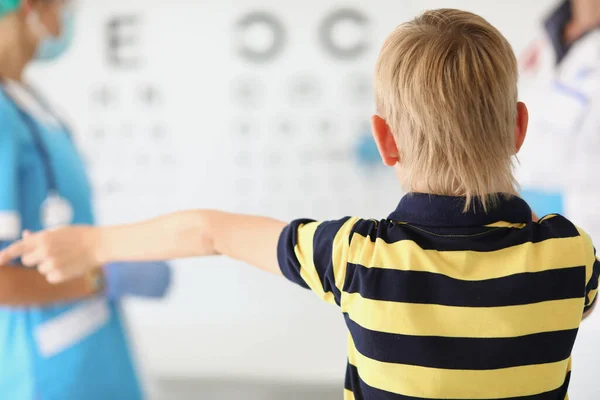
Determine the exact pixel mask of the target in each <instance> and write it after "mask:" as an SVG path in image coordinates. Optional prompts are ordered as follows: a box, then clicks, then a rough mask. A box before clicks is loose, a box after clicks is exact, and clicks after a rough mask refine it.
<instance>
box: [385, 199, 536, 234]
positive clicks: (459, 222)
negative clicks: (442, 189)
mask: <svg viewBox="0 0 600 400" xmlns="http://www.w3.org/2000/svg"><path fill="white" fill-rule="evenodd" d="M464 205H465V198H464V197H452V196H439V195H431V194H424V193H409V194H407V195H405V196H404V197H403V198H402V200H401V201H400V204H399V205H398V207H397V208H396V210H395V211H394V212H393V213H392V214H391V215H390V216H389V219H391V220H395V221H401V222H406V223H409V224H415V225H422V226H434V227H453V226H456V227H460V226H463V227H465V226H484V225H489V224H493V223H495V222H499V221H504V222H510V223H527V222H530V221H531V208H529V205H527V203H526V202H525V201H524V200H523V199H521V198H519V197H516V196H512V197H509V198H506V197H505V196H501V197H500V200H499V203H498V204H497V205H496V206H495V207H494V208H493V209H491V210H488V212H487V213H486V212H484V211H483V207H482V206H481V203H480V202H478V201H473V206H472V207H471V209H470V210H469V211H467V212H466V213H465V212H463V209H464Z"/></svg>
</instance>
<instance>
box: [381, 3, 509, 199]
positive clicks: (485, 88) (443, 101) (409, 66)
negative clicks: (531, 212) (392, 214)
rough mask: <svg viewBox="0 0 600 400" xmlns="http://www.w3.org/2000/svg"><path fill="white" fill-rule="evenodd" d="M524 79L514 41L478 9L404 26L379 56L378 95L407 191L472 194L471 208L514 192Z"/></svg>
mask: <svg viewBox="0 0 600 400" xmlns="http://www.w3.org/2000/svg"><path fill="white" fill-rule="evenodd" d="M517 80H518V69H517V61H516V58H515V55H514V52H513V50H512V48H511V46H510V44H509V43H508V41H507V40H506V38H505V37H504V36H502V34H501V33H500V32H499V31H498V30H497V29H496V28H494V27H493V26H492V25H490V24H489V23H488V22H487V21H486V20H485V19H483V18H482V17H480V16H478V15H475V14H472V13H469V12H465V11H460V10H453V9H439V10H432V11H427V12H425V13H424V14H422V15H421V16H419V17H417V18H416V19H414V20H412V21H410V22H407V23H405V24H402V25H400V26H399V27H397V28H396V29H395V30H394V31H393V32H392V34H391V35H390V36H389V37H388V38H387V40H386V41H385V44H384V45H383V49H382V50H381V53H380V55H379V59H378V61H377V66H376V71H375V96H376V104H377V112H378V113H379V115H380V116H381V117H382V118H384V119H385V120H386V122H387V123H388V126H389V127H390V129H391V131H392V133H393V134H394V137H395V139H396V143H397V145H398V149H399V152H400V162H399V165H400V173H401V179H402V183H403V186H404V187H405V189H406V190H408V191H414V190H415V188H416V187H417V186H419V185H420V186H424V187H426V188H427V189H428V191H429V192H430V193H435V194H441V195H451V196H464V197H466V198H467V202H466V206H465V210H468V208H469V206H470V204H471V201H472V200H473V199H474V198H479V199H480V200H481V202H482V204H483V206H484V208H485V209H487V206H488V205H490V203H494V202H495V201H496V200H497V194H496V193H495V192H498V191H502V192H514V191H515V190H516V188H517V183H516V180H515V178H514V174H513V166H514V165H513V156H514V155H515V136H514V132H515V124H516V119H517Z"/></svg>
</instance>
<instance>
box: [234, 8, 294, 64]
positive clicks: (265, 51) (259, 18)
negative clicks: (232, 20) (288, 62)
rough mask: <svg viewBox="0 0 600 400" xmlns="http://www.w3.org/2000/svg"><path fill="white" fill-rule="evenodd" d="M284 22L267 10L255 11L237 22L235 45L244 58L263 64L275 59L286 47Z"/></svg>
mask: <svg viewBox="0 0 600 400" xmlns="http://www.w3.org/2000/svg"><path fill="white" fill-rule="evenodd" d="M286 39H287V38H286V33H285V28H284V26H283V23H282V22H281V21H280V20H279V19H278V18H277V17H276V16H275V15H273V14H271V13H269V12H266V11H253V12H250V13H248V14H246V15H245V16H243V17H242V18H241V19H240V20H239V21H238V22H237V24H236V35H235V46H236V50H237V53H238V55H239V56H240V57H242V58H243V59H244V60H246V61H249V62H252V63H255V64H262V63H266V62H269V61H272V60H274V59H275V58H276V57H277V56H278V55H279V54H280V53H281V52H282V50H283V48H284V47H285V42H286Z"/></svg>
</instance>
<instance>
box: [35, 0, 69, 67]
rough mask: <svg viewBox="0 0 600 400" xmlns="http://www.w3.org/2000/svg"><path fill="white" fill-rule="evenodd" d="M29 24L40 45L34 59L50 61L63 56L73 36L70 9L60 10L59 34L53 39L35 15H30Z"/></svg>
mask: <svg viewBox="0 0 600 400" xmlns="http://www.w3.org/2000/svg"><path fill="white" fill-rule="evenodd" d="M29 24H30V25H31V27H32V29H33V31H34V33H35V34H36V35H38V37H40V43H39V44H38V48H37V51H36V55H35V59H36V60H39V61H52V60H55V59H57V58H59V57H60V56H61V55H63V54H64V53H65V52H66V51H67V49H68V48H69V46H70V45H71V42H72V41H73V34H74V30H75V29H74V25H75V24H74V13H73V9H72V8H71V7H68V6H67V7H64V8H63V9H62V10H61V25H62V27H61V33H60V35H59V36H57V37H54V36H52V35H50V34H49V33H48V30H47V29H46V27H45V26H44V24H43V23H42V22H41V21H40V17H39V15H37V13H31V14H30V17H29Z"/></svg>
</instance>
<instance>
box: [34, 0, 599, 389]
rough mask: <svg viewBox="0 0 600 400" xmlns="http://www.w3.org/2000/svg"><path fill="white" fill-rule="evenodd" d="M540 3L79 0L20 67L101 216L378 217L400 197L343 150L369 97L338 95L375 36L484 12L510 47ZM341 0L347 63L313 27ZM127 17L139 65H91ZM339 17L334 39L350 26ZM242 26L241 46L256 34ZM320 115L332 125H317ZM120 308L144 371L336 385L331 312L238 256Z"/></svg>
mask: <svg viewBox="0 0 600 400" xmlns="http://www.w3.org/2000/svg"><path fill="white" fill-rule="evenodd" d="M553 3H554V1H551V0H543V1H542V0H536V1H522V0H510V1H503V2H492V1H480V0H454V1H453V0H446V1H441V0H439V1H435V0H427V1H426V0H422V1H416V0H415V1H394V2H391V1H388V0H369V1H354V2H349V3H347V4H345V3H341V2H339V1H334V0H321V1H312V0H311V1H303V2H295V1H294V2H292V1H281V0H263V1H251V0H248V1H245V0H236V1H234V0H229V1H227V2H223V1H216V0H213V1H201V2H200V1H191V0H171V1H168V2H165V1H157V0H154V1H152V0H130V1H121V0H119V1H117V0H103V1H97V0H87V1H81V2H79V7H80V10H79V11H80V12H79V20H78V26H77V40H76V43H75V45H74V48H73V49H72V51H71V52H70V54H69V55H68V56H67V57H66V58H65V59H64V60H63V61H61V62H60V63H58V64H56V65H52V66H49V67H43V68H36V69H35V70H34V71H32V78H33V80H34V81H36V82H37V83H38V84H39V85H40V86H42V87H43V88H44V89H46V92H47V93H49V94H50V97H52V98H53V99H54V100H56V101H57V102H58V103H59V104H60V105H61V106H62V110H63V111H64V113H65V115H67V116H68V118H69V120H70V121H71V122H72V125H73V126H74V128H76V131H77V133H78V139H79V142H80V145H81V146H82V148H83V149H84V151H85V152H86V155H87V157H88V158H89V160H90V168H91V171H92V177H93V179H94V183H95V186H96V194H97V202H98V212H99V216H100V220H101V222H104V223H112V222H122V221H129V220H135V219H139V218H142V217H147V216H150V215H155V214H157V213H160V212H166V211H169V210H174V209H179V208H183V207H186V208H188V207H221V208H223V207H224V208H227V209H233V210H239V211H244V212H260V213H263V214H268V215H272V216H276V217H281V218H292V217H294V216H296V217H297V216H309V217H315V218H326V217H339V216H342V215H346V214H359V215H367V216H378V217H383V216H385V215H387V212H388V211H390V210H391V208H392V207H394V206H395V203H396V202H397V201H398V199H399V197H400V194H401V193H400V190H399V188H398V185H397V184H396V182H394V180H393V177H391V176H389V175H388V174H386V173H385V172H384V173H382V172H381V171H380V170H379V169H377V168H374V169H371V168H364V167H359V166H357V163H356V159H355V154H354V153H355V152H354V147H353V146H355V144H356V140H357V138H359V137H360V135H362V134H364V133H365V128H363V126H364V123H365V122H367V118H368V116H369V113H370V112H371V111H372V105H371V102H370V95H369V94H367V95H364V96H363V97H359V98H357V99H356V98H353V97H352V96H351V95H352V93H350V92H348V90H349V82H357V79H362V81H360V82H366V83H367V84H368V83H369V80H370V74H371V69H372V67H373V63H374V59H375V57H376V54H377V52H378V49H379V46H380V43H381V42H382V40H383V38H384V37H385V35H386V34H387V33H388V32H389V31H390V30H391V29H392V28H393V27H395V26H396V25H397V24H398V23H400V22H402V21H404V20H406V19H409V18H411V17H412V16H414V15H415V14H416V13H417V12H419V11H420V10H423V9H426V8H433V7H454V8H463V9H468V10H472V11H475V12H478V13H480V14H482V15H483V16H484V17H486V18H488V19H489V20H490V21H491V22H492V23H493V24H495V25H496V26H497V27H499V28H500V29H501V30H502V31H503V32H504V33H505V34H506V36H507V37H508V38H509V40H510V41H511V42H512V43H513V46H514V48H515V50H516V51H517V53H521V52H522V51H523V50H524V48H525V47H526V46H527V44H528V43H529V42H530V40H532V39H533V38H534V36H535V35H536V33H537V32H538V26H537V25H536V21H537V20H538V19H539V17H540V15H541V14H542V13H543V12H544V11H545V10H548V9H549V7H550V5H551V4H553ZM340 6H344V7H351V8H355V9H358V10H362V12H363V13H364V14H365V15H367V16H368V18H369V19H370V21H371V22H370V27H371V28H372V30H371V31H370V33H369V35H370V39H369V42H370V44H371V46H370V48H369V50H368V52H367V53H366V54H365V55H364V57H361V58H359V59H356V60H353V61H344V62H342V61H339V60H335V59H333V58H332V57H330V56H328V55H327V53H326V52H325V51H324V50H323V49H322V48H321V46H320V45H319V42H318V35H317V32H318V27H319V24H320V23H321V22H322V20H323V19H324V17H325V15H327V14H328V13H329V12H330V11H332V10H334V9H336V8H338V7H340ZM251 10H269V11H270V12H273V13H274V14H276V15H277V16H278V17H279V18H280V20H281V21H282V22H283V24H284V26H285V28H286V31H287V36H288V41H287V45H286V47H285V50H284V53H283V54H282V56H281V57H280V58H278V59H277V60H275V61H273V62H272V63H270V64H267V65H264V66H254V65H249V64H247V63H244V62H243V61H242V60H241V59H240V58H239V57H237V56H236V54H235V51H234V49H235V48H234V43H235V37H236V36H235V31H234V28H233V27H234V24H235V21H237V19H238V18H239V17H240V16H242V15H244V14H245V13H246V12H248V11H251ZM128 14H132V15H135V16H137V17H138V18H139V25H138V26H139V34H136V35H138V40H139V45H138V47H137V48H136V49H133V50H126V51H125V52H124V53H123V54H124V55H125V56H130V55H137V54H139V56H140V57H141V59H142V63H141V65H140V66H139V67H137V68H134V69H115V68H112V67H111V66H109V65H108V64H107V62H106V41H105V35H106V22H107V19H108V18H110V17H112V16H122V15H128ZM350 28H351V27H350ZM350 28H348V27H347V28H346V29H347V31H346V33H347V35H349V37H351V35H354V34H357V32H355V31H353V30H351V29H350ZM341 29H343V27H341ZM134 33H135V30H134ZM256 35H257V36H256V38H255V40H256V41H258V42H260V41H261V40H263V39H264V38H263V37H262V36H261V33H260V32H257V33H256ZM248 77H252V78H253V79H254V80H253V81H252V82H254V84H258V85H259V87H261V88H262V90H261V91H260V92H259V93H260V94H261V96H262V97H261V98H262V100H263V102H262V105H261V106H259V107H256V108H251V109H246V108H244V107H243V106H241V105H239V104H238V103H236V102H235V101H234V98H233V94H234V93H235V90H236V88H237V87H238V86H237V85H238V83H239V82H240V80H242V81H243V80H244V79H247V78H248ZM356 77H358V78H356ZM303 79H304V80H307V81H308V85H309V89H310V87H311V86H310V85H312V84H315V85H316V88H317V89H318V94H316V95H315V96H316V97H315V98H307V99H305V103H303V104H300V105H295V104H290V102H289V91H290V90H291V88H292V87H293V86H294V85H295V84H296V83H297V82H301V81H302V80H303ZM257 82H258V83H257ZM148 85H150V86H152V87H155V88H156V89H157V90H158V91H159V92H160V96H161V101H160V102H159V103H158V104H154V105H144V104H142V103H141V102H140V90H142V91H143V90H145V88H147V87H148ZM104 87H106V88H108V89H107V90H108V92H107V93H108V94H109V95H112V96H115V99H116V100H115V103H114V104H112V105H110V106H109V107H107V108H103V107H102V106H101V105H100V104H99V103H98V101H97V100H94V99H97V97H98V96H97V95H98V93H101V92H102V88H104ZM309 94H310V93H309ZM322 121H326V122H328V123H329V124H330V126H332V127H333V128H332V131H331V133H329V134H327V135H325V134H323V133H319V132H320V131H319V130H318V129H317V128H318V126H319V124H320V123H321V122H322ZM240 123H246V124H248V126H249V129H250V133H249V134H245V135H244V134H240V133H239V124H240ZM282 123H287V124H288V125H289V126H290V127H291V128H292V132H289V133H288V134H287V136H286V135H284V134H283V133H282V132H280V131H279V130H278V129H279V128H278V127H279V125H280V124H282ZM155 130H159V131H160V130H164V131H165V132H166V137H164V138H160V137H156V136H154V135H155V134H156V135H158V136H160V132H159V133H156V131H155ZM102 132H104V133H103V134H102ZM153 132H154V133H153ZM340 182H341V183H340ZM336 185H337V186H336ZM127 315H128V317H129V323H130V327H131V332H132V339H133V341H134V343H135V347H136V349H137V352H138V355H139V360H140V362H141V365H143V369H144V371H146V372H147V373H150V374H152V375H163V376H190V377H195V376H205V377H206V376H234V377H263V378H272V379H283V380H287V379H290V380H292V379H293V380H310V381H315V380H319V381H339V382H341V379H342V376H343V370H344V366H345V350H346V343H345V331H344V326H343V321H342V318H341V316H340V315H339V314H338V313H337V312H336V310H335V309H334V308H332V307H330V306H327V305H324V304H320V302H319V301H318V300H317V299H316V298H315V297H314V296H313V295H311V294H310V293H308V292H304V291H303V290H301V289H298V288H295V287H293V286H291V285H289V284H287V283H286V282H284V281H283V280H279V279H277V278H273V277H270V276H267V275H264V274H262V273H259V272H256V271H253V270H251V269H249V268H247V267H245V266H242V265H239V264H237V263H233V262H229V261H226V260H222V259H208V260H191V261H186V262H179V263H177V276H176V280H175V284H174V288H173V291H172V293H171V295H170V297H169V298H168V300H167V301H165V302H163V303H160V304H149V303H142V302H130V303H129V304H128V305H127ZM586 325H590V326H591V328H592V329H588V330H589V332H588V333H585V334H582V338H581V339H582V340H581V342H580V344H579V350H578V352H577V353H578V354H577V357H578V359H579V361H577V360H576V364H575V375H574V383H573V385H574V390H573V392H574V393H575V394H574V395H573V396H572V398H574V399H579V398H592V397H596V396H591V393H592V392H591V390H592V383H591V382H594V381H593V379H590V378H591V376H592V374H593V373H594V371H595V369H594V368H593V367H594V364H595V362H594V358H596V357H595V356H597V355H598V354H596V353H594V354H590V351H591V349H592V348H593V347H592V345H593V343H592V336H593V334H594V331H595V330H597V328H596V327H597V325H598V324H597V323H596V322H594V320H592V322H591V323H590V324H586ZM590 326H586V328H590ZM592 356H593V357H592ZM315 360H318V362H315ZM586 367H587V368H586ZM586 374H587V375H586ZM586 386H587V389H585V387H586ZM595 390H596V392H595V393H596V395H597V394H598V392H597V389H595ZM584 393H587V394H584Z"/></svg>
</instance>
